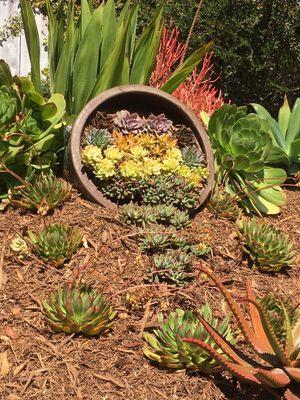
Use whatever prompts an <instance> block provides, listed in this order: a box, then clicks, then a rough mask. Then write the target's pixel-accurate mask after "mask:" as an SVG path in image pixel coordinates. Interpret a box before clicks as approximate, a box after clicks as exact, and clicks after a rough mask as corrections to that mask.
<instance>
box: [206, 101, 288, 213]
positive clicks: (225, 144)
mask: <svg viewBox="0 0 300 400" xmlns="http://www.w3.org/2000/svg"><path fill="white" fill-rule="evenodd" d="M208 132H209V136H210V139H211V143H212V147H213V149H214V153H215V159H216V164H217V172H218V175H219V179H220V180H221V181H222V182H221V183H223V184H224V186H225V189H226V191H227V192H228V193H229V194H231V195H232V196H234V197H238V198H239V199H240V204H241V205H242V206H243V208H244V209H246V211H248V212H250V211H252V212H255V213H256V214H259V215H260V214H278V213H279V212H280V207H282V206H283V205H284V203H285V195H284V192H283V191H282V189H281V188H280V185H281V184H283V183H284V181H285V180H286V173H285V171H284V170H283V169H281V168H273V167H271V166H270V165H271V164H272V163H273V162H274V161H275V160H276V155H277V153H278V152H277V149H276V148H275V147H274V146H273V143H272V138H271V136H270V135H269V133H268V127H267V126H266V122H265V121H264V120H263V119H262V118H260V117H259V116H257V115H256V114H247V110H246V107H237V106H235V105H228V104H226V105H223V106H222V107H221V108H220V109H219V110H217V111H215V112H214V113H213V115H212V116H211V118H210V121H209V126H208Z"/></svg>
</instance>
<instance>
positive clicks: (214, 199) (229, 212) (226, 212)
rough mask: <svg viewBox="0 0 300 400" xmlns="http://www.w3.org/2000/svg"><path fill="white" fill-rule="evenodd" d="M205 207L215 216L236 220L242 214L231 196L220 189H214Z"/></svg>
mask: <svg viewBox="0 0 300 400" xmlns="http://www.w3.org/2000/svg"><path fill="white" fill-rule="evenodd" d="M207 208H208V209H209V210H210V211H211V212H212V213H214V214H215V215H216V216H217V217H219V218H223V219H229V220H231V221H236V220H237V219H238V218H239V217H240V216H241V214H242V210H241V209H240V207H239V206H238V205H237V203H236V201H234V199H233V198H232V196H231V195H230V194H229V193H227V192H225V191H224V190H222V189H216V190H215V191H214V193H213V194H212V196H211V198H210V200H209V203H208V205H207Z"/></svg>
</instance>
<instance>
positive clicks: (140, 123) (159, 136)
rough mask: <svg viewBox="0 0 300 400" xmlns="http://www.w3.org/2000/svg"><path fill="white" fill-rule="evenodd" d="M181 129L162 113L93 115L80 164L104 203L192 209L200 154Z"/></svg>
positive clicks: (200, 179) (204, 173)
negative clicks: (83, 166)
mask: <svg viewBox="0 0 300 400" xmlns="http://www.w3.org/2000/svg"><path fill="white" fill-rule="evenodd" d="M187 137H189V138H193V135H192V132H191V131H190V130H189V129H188V128H187V127H185V126H176V125H174V124H173V122H172V121H171V120H169V119H168V118H167V116H165V115H164V114H160V115H153V114H150V115H147V116H142V115H138V114H137V113H130V112H129V111H127V110H120V111H117V112H116V113H115V114H105V113H101V115H99V116H97V115H96V117H94V122H93V121H92V122H91V124H90V126H88V127H87V128H86V132H85V135H84V136H83V138H82V160H83V163H84V165H85V166H86V168H87V170H89V171H90V173H91V174H92V176H94V178H95V179H96V183H97V185H98V186H99V188H100V189H101V190H102V191H103V192H104V193H105V194H106V196H108V197H109V198H110V199H113V200H114V201H116V202H118V203H120V202H128V201H135V202H138V203H140V204H150V205H157V204H161V203H162V204H165V205H173V206H175V207H178V208H182V209H187V210H188V209H192V208H193V207H195V206H196V205H197V199H198V197H199V193H200V192H201V189H202V188H203V187H204V186H205V183H206V179H207V177H208V170H207V168H206V162H205V157H204V154H203V153H202V151H201V149H199V147H198V146H197V143H196V141H195V139H194V141H193V140H190V143H187V141H186V138H187Z"/></svg>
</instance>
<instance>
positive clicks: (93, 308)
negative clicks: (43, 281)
mask: <svg viewBox="0 0 300 400" xmlns="http://www.w3.org/2000/svg"><path fill="white" fill-rule="evenodd" d="M43 314H44V317H45V321H46V323H47V325H49V327H50V328H51V329H52V330H53V331H54V332H57V333H59V332H64V333H67V334H73V333H82V334H84V335H87V336H95V335H98V334H100V333H101V334H105V333H106V332H107V331H108V330H109V329H110V327H111V325H112V323H113V320H114V318H115V316H116V312H115V311H114V310H113V308H112V306H111V304H110V303H109V302H108V301H107V300H106V299H105V298H104V297H103V296H102V295H101V293H100V292H99V291H98V290H96V289H94V288H93V287H91V286H89V285H84V284H81V285H76V284H72V285H66V286H65V287H63V288H61V289H58V290H57V292H56V293H52V295H51V298H50V301H49V303H48V302H46V301H45V302H43Z"/></svg>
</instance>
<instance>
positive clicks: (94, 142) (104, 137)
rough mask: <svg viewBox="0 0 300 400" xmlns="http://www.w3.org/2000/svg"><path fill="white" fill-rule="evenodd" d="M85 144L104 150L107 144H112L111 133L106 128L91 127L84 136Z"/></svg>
mask: <svg viewBox="0 0 300 400" xmlns="http://www.w3.org/2000/svg"><path fill="white" fill-rule="evenodd" d="M83 142H84V145H85V146H97V147H99V148H100V149H102V150H105V149H106V148H107V147H108V146H110V145H112V144H113V140H112V137H111V134H110V133H109V131H108V130H107V129H96V128H94V129H92V130H91V131H90V132H89V133H88V134H87V135H86V137H85V138H84V141H83Z"/></svg>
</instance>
